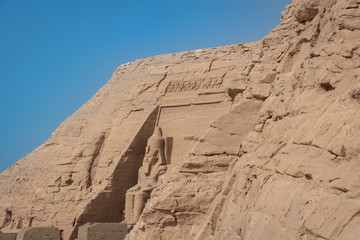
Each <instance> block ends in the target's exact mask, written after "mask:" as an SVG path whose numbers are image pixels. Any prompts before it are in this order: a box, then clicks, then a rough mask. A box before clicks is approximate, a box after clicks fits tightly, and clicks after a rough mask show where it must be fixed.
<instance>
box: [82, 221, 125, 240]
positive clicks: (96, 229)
mask: <svg viewBox="0 0 360 240" xmlns="http://www.w3.org/2000/svg"><path fill="white" fill-rule="evenodd" d="M126 234H127V225H126V224H124V223H88V224H85V225H83V226H81V227H80V228H79V235H78V240H112V239H114V240H115V239H116V240H123V239H125V236H126Z"/></svg>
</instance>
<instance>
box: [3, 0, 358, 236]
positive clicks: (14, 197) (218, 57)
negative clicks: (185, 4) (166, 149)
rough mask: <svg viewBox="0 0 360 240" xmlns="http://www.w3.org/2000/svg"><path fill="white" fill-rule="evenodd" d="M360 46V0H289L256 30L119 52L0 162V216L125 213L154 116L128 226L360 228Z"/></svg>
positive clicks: (19, 220)
mask: <svg viewBox="0 0 360 240" xmlns="http://www.w3.org/2000/svg"><path fill="white" fill-rule="evenodd" d="M359 47H360V1H358V0H301V1H300V0H294V1H293V3H292V4H290V5H289V6H288V7H287V9H286V11H284V12H283V13H282V17H281V22H280V24H279V26H278V27H276V28H275V29H274V30H273V31H272V32H271V33H270V34H269V35H267V36H266V37H265V38H264V39H263V40H261V41H259V42H253V43H246V44H236V45H230V46H224V47H218V48H211V49H202V50H196V51H188V52H182V53H176V54H168V55H162V56H155V57H150V58H147V59H141V60H137V61H134V62H131V63H128V64H125V65H122V66H120V67H119V68H118V69H117V70H116V71H115V73H114V74H113V76H112V78H111V79H110V81H109V82H108V83H107V84H106V85H105V86H104V87H103V88H102V89H100V90H99V92H98V93H97V94H96V95H95V96H94V97H93V98H92V99H91V100H90V101H89V102H87V103H86V104H85V105H84V106H83V107H81V108H80V109H79V110H78V111H77V112H75V113H74V114H73V115H72V116H71V117H69V118H68V119H67V120H66V121H65V122H64V123H62V124H61V125H60V126H59V128H58V129H57V130H56V131H55V132H54V133H53V134H52V136H51V137H50V139H49V140H47V141H46V142H45V143H44V144H42V145H41V146H40V147H39V148H37V149H36V150H34V151H33V152H32V153H31V154H29V155H28V156H26V157H25V158H23V159H21V160H19V161H18V162H17V163H16V164H14V165H13V166H12V167H11V168H9V169H7V170H6V171H5V172H3V173H2V174H1V175H0V193H1V195H0V230H2V231H17V229H20V228H22V227H27V226H44V225H46V226H48V225H54V226H58V227H59V228H61V229H64V233H65V237H66V239H75V237H76V235H77V229H78V227H79V226H80V225H83V224H85V223H87V222H120V221H122V220H123V211H124V205H125V203H124V201H125V192H126V190H127V189H129V188H131V187H132V186H134V185H135V184H136V182H137V174H138V173H137V171H138V169H139V167H140V165H141V162H142V158H143V156H144V154H145V146H146V140H147V139H148V138H149V137H150V136H151V134H152V132H153V130H154V127H155V122H156V120H157V118H158V116H160V118H159V120H158V123H159V125H160V126H161V127H162V128H163V131H164V135H166V136H168V137H171V138H172V140H173V149H172V153H171V160H170V162H169V167H168V170H167V172H166V174H164V175H163V176H162V177H161V179H160V185H159V187H157V188H156V189H154V190H153V192H152V193H151V198H150V200H149V201H148V203H147V204H146V206H145V209H144V212H143V214H142V215H141V217H140V220H139V222H138V223H137V224H136V225H135V227H134V229H133V230H132V231H131V232H130V234H129V235H128V237H127V239H199V240H200V239H346V240H348V239H358V236H360V227H359V225H360V188H359V187H360V175H359V172H360V137H359V133H360V48H359ZM159 106H161V109H160V108H159Z"/></svg>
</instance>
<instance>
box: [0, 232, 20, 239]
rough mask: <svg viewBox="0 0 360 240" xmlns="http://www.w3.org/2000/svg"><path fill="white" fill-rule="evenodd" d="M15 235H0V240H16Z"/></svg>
mask: <svg viewBox="0 0 360 240" xmlns="http://www.w3.org/2000/svg"><path fill="white" fill-rule="evenodd" d="M16 235H17V233H1V232H0V240H16Z"/></svg>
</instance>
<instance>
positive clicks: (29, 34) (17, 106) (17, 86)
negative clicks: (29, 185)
mask: <svg viewBox="0 0 360 240" xmlns="http://www.w3.org/2000/svg"><path fill="white" fill-rule="evenodd" d="M289 3H290V0H271V1H269V0H237V1H235V0H181V1H180V0H166V1H165V0H164V1H163V0H153V1H149V0H147V1H145V0H142V1H140V0H133V1H130V0H128V1H123V0H118V1H115V0H106V1H100V0H97V1H94V0H86V1H85V0H61V1H60V0H42V1H40V0H31V1H30V0H22V1H20V0H0V81H1V94H0V107H1V115H0V117H1V118H0V172H2V171H3V170H5V169H6V168H8V167H10V166H11V165H12V164H14V163H15V162H16V161H17V160H18V159H20V158H22V157H24V156H25V155H27V154H28V153H30V152H31V151H32V150H34V149H35V148H36V147H38V146H39V145H40V144H41V143H43V142H44V141H46V139H48V138H49V137H50V135H51V133H52V132H53V131H54V130H55V129H56V128H57V127H58V126H59V124H60V123H61V122H63V121H64V120H65V119H66V118H67V117H68V116H70V115H71V114H72V113H73V112H74V111H76V110H77V109H78V108H79V107H80V106H81V105H83V104H84V103H85V102H86V101H87V100H89V99H90V98H91V97H92V96H93V95H94V94H95V93H96V92H97V90H98V89H99V88H100V87H102V86H103V85H104V84H105V83H106V82H107V81H108V80H109V78H110V76H111V74H112V72H113V71H114V70H115V69H116V67H117V66H119V65H121V64H123V63H126V62H129V61H133V60H136V59H138V58H145V57H149V56H153V55H159V54H165V53H172V52H180V51H185V50H193V49H199V48H207V47H216V46H221V45H227V44H235V43H241V42H250V41H256V40H260V39H261V38H262V37H263V36H265V35H266V34H267V33H268V32H269V31H270V30H271V29H272V28H274V27H275V26H276V25H277V24H278V23H279V21H280V14H281V12H282V11H283V10H284V9H285V6H286V5H287V4H289Z"/></svg>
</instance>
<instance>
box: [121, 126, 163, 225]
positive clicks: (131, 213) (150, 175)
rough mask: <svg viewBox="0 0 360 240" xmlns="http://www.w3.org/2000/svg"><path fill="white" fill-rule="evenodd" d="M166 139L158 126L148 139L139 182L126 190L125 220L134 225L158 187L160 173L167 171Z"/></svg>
mask: <svg viewBox="0 0 360 240" xmlns="http://www.w3.org/2000/svg"><path fill="white" fill-rule="evenodd" d="M164 149H165V141H164V138H163V136H162V131H161V128H160V127H156V128H155V130H154V133H153V135H152V136H151V137H150V138H149V139H148V141H147V146H146V152H145V156H144V159H143V162H142V166H141V167H140V169H139V175H138V183H137V185H135V186H134V187H132V188H130V189H129V190H128V191H127V192H126V199H125V222H126V223H127V224H128V226H133V225H135V224H136V222H137V221H138V220H139V217H140V215H141V213H142V211H143V209H144V207H145V204H146V201H147V200H148V199H149V198H150V193H151V191H152V190H153V189H154V188H155V187H156V185H157V182H158V178H159V176H160V175H162V174H164V173H165V172H166V169H167V166H166V159H165V151H164Z"/></svg>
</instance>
